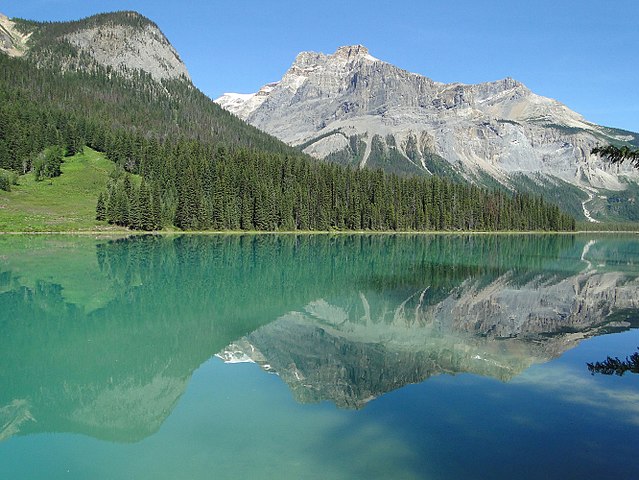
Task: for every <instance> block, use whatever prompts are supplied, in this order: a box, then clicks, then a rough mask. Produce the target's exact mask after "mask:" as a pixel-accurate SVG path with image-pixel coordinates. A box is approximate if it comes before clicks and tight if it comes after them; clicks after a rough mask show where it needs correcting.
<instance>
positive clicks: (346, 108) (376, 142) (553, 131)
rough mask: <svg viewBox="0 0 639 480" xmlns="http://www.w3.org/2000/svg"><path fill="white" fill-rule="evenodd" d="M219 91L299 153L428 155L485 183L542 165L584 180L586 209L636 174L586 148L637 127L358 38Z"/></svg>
mask: <svg viewBox="0 0 639 480" xmlns="http://www.w3.org/2000/svg"><path fill="white" fill-rule="evenodd" d="M216 102H217V103H218V104H220V105H221V106H222V107H224V108H226V109H227V110H229V111H230V112H232V113H234V114H235V115H237V116H239V117H240V118H242V119H244V120H246V121H247V122H249V123H250V124H252V125H254V126H256V127H257V128H260V129H261V130H263V131H266V132H268V133H271V134H272V135H274V136H276V137H277V138H279V139H281V140H283V141H285V142H286V143H289V144H290V145H296V146H298V147H299V148H300V149H301V150H302V151H304V152H305V153H308V154H310V155H312V156H315V157H318V158H324V159H327V160H331V161H337V162H338V163H342V164H348V165H352V166H354V167H360V168H361V167H364V166H372V167H378V166H382V167H384V168H386V169H391V170H392V169H395V170H399V171H401V172H404V173H422V174H431V173H434V172H433V171H432V168H431V166H432V163H433V162H434V163H435V164H436V166H437V167H439V169H442V170H444V171H446V172H447V174H451V171H452V172H456V173H457V174H459V175H461V176H463V177H464V178H466V179H467V180H470V181H472V182H476V183H480V184H482V183H483V184H486V182H485V178H484V177H486V176H487V177H489V178H490V179H492V180H491V181H493V182H494V181H496V182H497V183H498V184H500V185H502V186H505V187H506V188H508V189H513V190H516V189H518V188H522V189H524V188H529V189H532V190H533V191H534V190H535V188H534V187H530V186H529V185H528V184H527V180H526V182H519V180H518V179H517V175H518V174H523V175H524V176H525V177H526V178H527V179H532V181H533V183H535V184H537V185H539V183H540V182H539V181H538V180H537V179H536V178H535V177H536V175H537V174H541V175H543V176H544V177H545V179H544V180H542V182H541V183H544V182H546V181H548V182H551V183H557V182H559V183H563V184H565V185H566V187H569V186H574V187H576V188H577V189H578V190H579V193H578V194H577V195H574V196H573V197H571V198H570V203H571V207H572V209H573V211H582V209H583V214H582V217H583V218H584V219H587V218H589V215H590V213H592V215H593V217H599V218H604V217H606V216H607V215H610V214H611V212H607V211H606V209H610V208H612V207H611V205H610V202H605V201H603V202H602V200H607V197H608V196H610V192H624V191H626V190H628V183H629V182H630V183H633V184H636V183H637V182H638V181H639V173H637V172H636V171H635V170H633V169H632V168H630V167H626V166H624V167H622V168H617V167H616V166H611V165H609V164H608V163H607V162H606V161H604V160H602V159H600V158H599V157H597V156H595V155H591V154H590V151H591V150H592V148H593V147H594V146H596V145H597V144H600V143H617V144H620V143H626V142H637V141H638V140H639V134H635V133H633V132H625V131H620V130H616V129H611V128H607V127H601V126H599V125H596V124H594V123H591V122H588V121H587V120H585V119H584V118H583V117H582V116H581V115H580V114H578V113H576V112H574V111H572V110H570V109H569V108H568V107H567V106H566V105H564V104H562V103H560V102H558V101H556V100H554V99H550V98H546V97H542V96H540V95H537V94H535V93H533V92H532V91H531V90H530V89H528V88H527V87H526V86H525V85H524V84H523V83H521V82H519V81H517V80H515V79H513V78H510V77H506V78H504V79H501V80H497V81H493V82H485V83H479V84H471V85H468V84H463V83H450V84H445V83H440V82H436V81H434V80H432V79H430V78H428V77H425V76H422V75H419V74H416V73H412V72H408V71H406V70H403V69H401V68H399V67H396V66H394V65H392V64H390V63H387V62H384V61H381V60H379V59H377V58H375V57H373V56H372V55H370V53H369V51H368V49H367V48H366V47H364V46H362V45H354V46H346V47H340V48H338V49H337V51H336V52H335V53H333V54H331V55H326V54H323V53H316V52H301V53H300V54H298V55H297V57H296V59H295V61H294V62H293V64H292V65H291V67H290V68H289V69H288V70H287V72H286V73H285V74H284V76H283V77H282V79H281V80H280V81H279V82H274V83H270V84H267V86H265V87H263V88H262V89H260V91H259V92H257V93H256V94H244V95H237V94H225V95H223V96H222V97H220V98H218V99H216ZM358 142H359V143H360V147H361V148H354V147H353V145H356V144H357V143H358ZM432 158H435V159H436V161H433V160H431V159H432ZM429 162H430V163H429ZM539 187H540V188H541V187H542V185H539ZM541 189H542V190H543V188H541ZM531 193H533V192H531ZM534 193H538V192H534ZM590 195H594V196H595V197H596V198H597V199H598V200H597V201H596V202H594V203H597V202H598V205H599V206H593V205H591V208H593V209H594V208H595V207H596V208H597V209H598V210H593V212H589V211H588V210H586V209H585V207H584V205H583V203H582V202H583V201H585V200H586V199H588V198H590ZM623 195H624V194H621V196H623ZM625 195H626V196H627V197H630V196H631V194H629V193H626V194H625ZM601 197H606V198H601ZM624 201H625V202H626V203H632V202H631V198H625V199H624ZM635 210H636V208H635ZM613 213H614V212H613ZM635 214H637V215H636V216H637V218H639V212H635ZM592 219H593V220H595V218H592Z"/></svg>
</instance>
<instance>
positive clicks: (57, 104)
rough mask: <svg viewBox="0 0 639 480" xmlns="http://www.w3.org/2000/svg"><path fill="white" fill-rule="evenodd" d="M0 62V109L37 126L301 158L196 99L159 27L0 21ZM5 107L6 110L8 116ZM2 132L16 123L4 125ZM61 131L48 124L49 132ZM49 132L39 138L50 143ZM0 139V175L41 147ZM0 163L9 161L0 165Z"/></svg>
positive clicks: (105, 21) (128, 17)
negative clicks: (50, 119)
mask: <svg viewBox="0 0 639 480" xmlns="http://www.w3.org/2000/svg"><path fill="white" fill-rule="evenodd" d="M0 52H1V53H5V54H6V55H1V54H0V63H1V66H2V69H1V74H0V88H2V91H3V92H5V96H4V97H3V98H2V102H3V104H5V105H6V104H7V103H13V102H14V101H15V103H16V104H19V108H20V109H21V110H23V111H29V110H30V108H31V107H32V106H33V108H34V109H36V108H37V109H38V110H39V112H37V115H36V117H43V116H45V115H50V114H54V115H60V116H62V117H63V119H64V121H70V122H71V123H74V124H76V125H77V124H78V123H82V122H87V123H93V124H100V126H99V127H98V128H99V130H101V131H102V132H103V133H104V135H121V134H124V133H126V134H129V135H131V134H135V135H141V136H143V137H144V138H145V139H151V138H153V139H156V140H163V139H166V138H170V137H172V138H177V137H180V138H186V139H189V140H197V141H199V142H204V143H223V144H224V145H225V146H226V147H244V148H250V149H257V150H260V151H264V152H274V153H287V154H289V155H296V156H300V154H299V152H297V151H295V150H294V149H293V148H291V147H289V146H288V145H286V144H284V143H283V142H281V141H279V140H277V139H275V138H274V137H272V136H271V135H268V134H265V133H264V132H261V131H260V130H258V129H256V128H255V127H252V126H249V125H247V124H246V123H245V122H243V121H241V120H239V119H237V118H235V117H234V116H232V115H230V114H229V113H228V112H227V111H225V110H223V109H221V108H220V107H219V106H218V105H217V104H215V103H214V102H213V101H212V100H211V99H210V98H208V97H207V96H206V95H204V94H203V93H202V92H201V91H200V90H198V89H197V88H196V87H195V86H194V85H193V83H192V82H191V80H190V76H189V73H188V71H187V69H186V66H185V65H184V63H183V62H182V60H181V59H180V57H179V55H178V54H177V52H176V51H175V49H174V48H173V46H172V45H171V43H170V42H169V40H168V39H167V38H166V37H165V36H164V34H163V33H162V32H161V30H160V29H159V28H158V26H157V25H156V24H155V23H153V22H152V21H151V20H149V19H148V18H145V17H144V16H142V15H140V14H138V13H136V12H128V11H124V12H114V13H103V14H99V15H94V16H92V17H88V18H85V19H81V20H77V21H72V22H35V21H30V20H22V19H15V18H14V19H9V18H7V17H6V16H2V15H0ZM13 107H14V106H13V105H11V107H8V106H7V108H6V110H9V111H11V113H13ZM2 113H3V114H6V112H5V111H3V112H2ZM72 117H77V118H72ZM5 123H9V124H12V123H13V124H16V123H17V122H16V119H14V118H7V120H6V121H5ZM25 123H26V124H28V125H31V127H30V128H31V132H29V134H30V135H29V136H30V137H34V136H35V137H36V140H38V137H40V132H37V130H38V128H39V126H38V125H37V123H38V122H33V119H29V122H25ZM61 123H64V122H63V121H61V120H55V121H54V125H55V127H56V128H57V129H58V130H60V124H61ZM52 127H53V126H44V127H43V129H44V130H46V131H48V132H49V133H50V132H51V130H52ZM8 130H9V131H8V132H6V134H7V135H6V136H7V137H9V136H13V137H14V141H13V142H7V145H8V146H7V148H8V149H9V152H8V153H6V152H5V149H4V148H3V146H2V145H1V143H2V138H0V168H10V169H17V167H16V165H21V164H22V163H24V162H25V160H26V163H27V164H29V163H30V160H31V158H30V157H31V156H32V155H34V154H36V153H39V151H41V150H42V148H43V146H42V145H38V144H36V145H30V143H32V142H30V141H29V138H28V137H29V136H27V138H26V139H24V140H23V139H22V138H20V136H22V135H23V132H22V130H24V129H21V130H20V131H18V132H16V131H13V129H12V128H11V125H10V126H9V127H8ZM81 133H84V132H81ZM85 139H86V136H85ZM23 143H24V144H26V146H25V148H24V149H23V148H22V147H23V146H24V145H23ZM44 146H47V145H44ZM12 149H13V151H12ZM16 149H17V150H18V151H15V150H16ZM3 155H6V156H7V157H9V158H8V159H6V160H4V161H3V158H2V157H3ZM25 157H26V158H25Z"/></svg>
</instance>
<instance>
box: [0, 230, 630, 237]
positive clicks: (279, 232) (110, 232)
mask: <svg viewBox="0 0 639 480" xmlns="http://www.w3.org/2000/svg"><path fill="white" fill-rule="evenodd" d="M612 233H617V234H637V235H639V229H638V230H575V231H544V230H498V231H479V230H478V231H475V230H458V231H450V230H428V231H409V230H402V231H394V230H380V231H375V230H269V231H263V230H186V231H180V230H171V231H168V230H156V231H138V230H60V231H33V232H20V231H6V232H2V231H0V236H1V235H78V236H85V235H96V236H134V235H165V236H170V235H583V234H612Z"/></svg>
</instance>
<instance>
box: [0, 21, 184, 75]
mask: <svg viewBox="0 0 639 480" xmlns="http://www.w3.org/2000/svg"><path fill="white" fill-rule="evenodd" d="M18 22H19V23H18ZM18 26H20V27H21V28H18ZM21 32H28V33H21ZM0 46H1V48H2V50H3V51H5V52H6V53H8V54H9V55H13V56H16V55H26V56H27V57H28V58H31V59H32V60H34V61H35V62H37V63H39V64H42V65H55V66H56V67H60V68H62V69H74V70H91V69H93V68H94V66H95V65H99V66H102V67H109V68H112V69H113V70H114V71H116V72H118V73H119V74H122V75H125V76H126V75H132V74H134V73H135V72H136V71H140V70H141V71H144V72H146V73H148V74H150V75H151V76H152V77H153V78H154V79H155V80H164V79H184V80H187V81H190V77H189V73H188V71H187V69H186V66H185V65H184V63H183V62H182V60H181V59H180V57H179V55H178V54H177V52H176V51H175V49H174V48H173V46H172V45H171V44H170V42H169V41H168V40H167V38H166V37H165V36H164V34H163V33H162V32H161V31H160V29H159V28H158V26H157V25H156V24H155V23H153V22H151V21H150V20H148V19H147V18H145V17H143V16H142V15H140V14H138V13H136V12H117V13H112V14H109V13H107V14H100V15H95V16H93V17H89V18H86V19H84V20H79V21H75V22H54V23H37V22H28V21H22V20H20V21H12V20H9V19H8V18H6V17H4V16H0Z"/></svg>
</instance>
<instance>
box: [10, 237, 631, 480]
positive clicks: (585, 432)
mask: <svg viewBox="0 0 639 480" xmlns="http://www.w3.org/2000/svg"><path fill="white" fill-rule="evenodd" d="M637 326H639V235H615V236H612V235H609V236H607V235H547V236H543V235H508V236H505V235H504V236H490V235H474V236H472V235H470V236H469V235H459V236H456V235H433V236H429V235H370V236H369V235H352V236H349V235H338V236H330V235H309V236H304V235H281V236H277V235H258V236H250V235H243V236H239V235H238V236H234V235H224V236H198V235H193V236H189V235H185V236H136V237H130V238H126V239H112V240H110V239H105V238H92V237H73V236H0V334H1V337H0V338H1V340H0V342H1V343H0V345H1V346H0V478H11V479H57V478H64V479H87V478H91V479H121V478H131V479H146V478H148V479H175V478H184V479H200V478H206V479H208V478H251V479H271V478H272V479H287V478H291V479H315V478H317V479H356V478H367V479H372V478H380V479H388V478H392V479H403V478H406V479H458V478H477V479H484V478H490V479H500V478H504V479H506V478H509V479H510V478H520V479H528V478H529V479H538V478H545V479H555V478H556V479H570V478H575V479H576V478H580V479H581V478H615V479H634V478H639V458H637V456H636V454H635V451H636V440H637V438H639V375H634V374H629V373H628V374H625V375H624V376H606V375H600V374H595V375H591V374H590V372H589V371H588V369H587V368H586V363H587V362H593V361H598V360H604V359H605V358H606V357H607V356H609V355H610V356H613V357H614V356H619V357H621V358H624V357H625V356H626V355H630V354H631V353H633V352H634V351H636V349H637V347H638V346H639V330H637Z"/></svg>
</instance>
